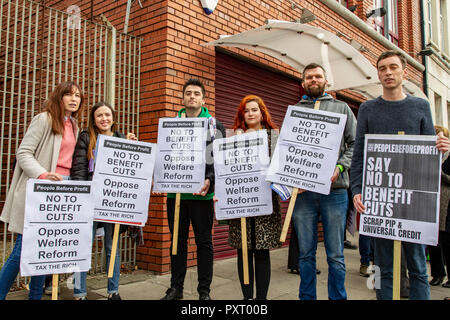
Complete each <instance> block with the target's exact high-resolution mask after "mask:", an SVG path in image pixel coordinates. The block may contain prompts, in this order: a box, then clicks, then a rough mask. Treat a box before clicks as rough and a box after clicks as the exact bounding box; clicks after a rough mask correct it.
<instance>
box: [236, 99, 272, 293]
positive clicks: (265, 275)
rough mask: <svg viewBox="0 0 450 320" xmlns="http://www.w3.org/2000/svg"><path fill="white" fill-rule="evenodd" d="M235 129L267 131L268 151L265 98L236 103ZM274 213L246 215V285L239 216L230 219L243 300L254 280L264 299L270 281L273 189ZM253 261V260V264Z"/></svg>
mask: <svg viewBox="0 0 450 320" xmlns="http://www.w3.org/2000/svg"><path fill="white" fill-rule="evenodd" d="M233 129H234V130H235V131H241V132H242V131H243V132H250V131H255V130H264V129H265V130H267V134H268V137H269V153H271V150H270V149H271V148H270V146H271V138H272V134H271V133H274V132H275V130H273V129H276V126H275V125H274V124H273V123H272V120H271V117H270V114H269V111H268V110H267V107H266V105H265V104H264V101H263V100H262V99H261V98H260V97H258V96H255V95H249V96H246V97H245V98H244V99H242V101H241V103H240V104H239V107H238V111H237V113H236V116H235V118H234V125H233ZM272 202H273V213H272V214H271V215H266V216H259V217H251V218H246V223H247V250H248V254H247V256H248V268H249V280H250V281H249V284H247V285H246V284H244V277H243V271H242V269H243V268H242V265H243V263H242V248H241V247H242V240H241V224H240V219H231V220H229V223H230V228H229V233H228V236H229V238H228V241H229V243H230V245H231V246H232V247H233V248H236V249H237V251H238V259H237V260H238V273H239V280H240V282H241V288H242V294H243V296H244V300H252V299H253V297H254V296H253V283H254V282H255V283H256V299H257V300H265V299H266V298H267V291H268V290H269V282H270V253H269V249H272V248H277V247H279V246H281V242H280V234H281V214H280V212H281V210H280V199H279V197H278V195H277V194H276V193H275V192H273V191H272ZM253 260H254V263H253Z"/></svg>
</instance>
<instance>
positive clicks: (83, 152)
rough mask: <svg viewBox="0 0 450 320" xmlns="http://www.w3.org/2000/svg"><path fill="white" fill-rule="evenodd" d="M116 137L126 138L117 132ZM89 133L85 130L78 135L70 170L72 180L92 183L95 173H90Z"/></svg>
mask: <svg viewBox="0 0 450 320" xmlns="http://www.w3.org/2000/svg"><path fill="white" fill-rule="evenodd" d="M114 137H118V138H125V135H123V134H122V133H120V132H118V131H116V132H114ZM89 141H90V139H89V132H88V131H87V130H83V131H82V132H81V133H80V134H79V135H78V140H77V144H76V146H75V151H74V152H73V156H72V168H71V169H70V179H71V180H83V181H92V176H93V175H94V172H89V160H88V158H87V153H88V147H89Z"/></svg>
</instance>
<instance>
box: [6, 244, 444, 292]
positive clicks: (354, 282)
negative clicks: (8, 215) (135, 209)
mask: <svg viewBox="0 0 450 320" xmlns="http://www.w3.org/2000/svg"><path fill="white" fill-rule="evenodd" d="M348 239H349V240H350V241H352V243H357V238H356V237H355V238H352V237H351V236H348ZM344 254H345V263H346V268H347V274H346V280H345V286H346V289H347V295H348V299H349V300H376V297H375V291H374V290H371V289H369V288H368V287H367V279H368V278H363V277H361V276H360V275H359V265H360V263H359V251H358V250H349V249H345V250H344ZM287 257H288V248H287V247H286V248H281V249H276V250H272V251H271V264H272V274H271V282H270V287H269V293H268V299H269V300H298V286H299V283H300V277H299V275H297V274H292V273H290V272H289V270H288V269H287ZM317 267H318V269H319V270H321V274H320V275H318V276H317V298H318V299H319V300H327V299H328V293H327V277H328V266H327V262H326V254H325V248H324V244H323V243H319V245H318V249H317ZM428 275H429V280H431V277H430V266H429V264H428ZM66 282H67V281H66ZM66 282H61V283H60V292H59V300H72V299H73V298H72V290H71V289H70V288H68V286H67V283H66ZM169 284H170V274H165V275H155V274H153V273H152V272H147V271H143V270H137V271H134V272H132V273H129V274H122V275H121V277H120V287H119V293H120V295H121V297H122V299H124V300H159V299H160V298H161V297H163V296H164V294H165V291H166V290H167V288H168V287H169ZM106 285H107V278H106V275H105V274H97V275H91V276H88V280H87V287H88V299H89V300H106V297H107V292H106ZM69 287H70V284H69ZM196 288H197V268H196V267H192V268H189V269H188V271H187V274H186V279H185V288H184V300H198V294H197V290H196ZM27 296H28V291H27V290H21V291H16V292H11V293H10V294H9V295H8V296H7V300H25V299H27ZM446 296H450V289H448V288H443V287H442V286H437V287H434V286H432V287H431V299H432V300H442V299H443V298H444V297H446ZM211 298H212V299H214V300H242V292H241V287H240V284H239V279H238V274H237V262H236V258H230V259H224V260H219V261H215V262H214V277H213V282H212V286H211ZM43 299H44V300H50V299H51V297H50V296H46V295H44V296H43Z"/></svg>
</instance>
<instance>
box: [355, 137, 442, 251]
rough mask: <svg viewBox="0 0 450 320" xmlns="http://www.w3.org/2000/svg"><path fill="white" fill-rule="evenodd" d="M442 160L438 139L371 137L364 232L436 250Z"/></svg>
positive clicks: (367, 150)
mask: <svg viewBox="0 0 450 320" xmlns="http://www.w3.org/2000/svg"><path fill="white" fill-rule="evenodd" d="M441 160H442V155H441V152H439V150H438V149H437V148H436V136H406V135H371V134H366V135H365V149H364V173H363V189H362V201H363V203H364V206H365V207H366V211H365V213H364V214H361V219H360V227H359V232H360V233H361V234H364V235H367V236H373V237H377V238H385V239H392V240H400V241H406V242H414V243H421V244H427V245H433V246H434V245H436V244H437V242H438V230H439V223H438V221H439V197H440V176H441Z"/></svg>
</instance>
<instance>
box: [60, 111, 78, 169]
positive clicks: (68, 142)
mask: <svg viewBox="0 0 450 320" xmlns="http://www.w3.org/2000/svg"><path fill="white" fill-rule="evenodd" d="M76 143H77V139H76V137H75V133H74V131H73V125H72V121H71V120H70V118H69V117H67V119H65V121H64V133H63V136H62V141H61V147H60V148H59V156H58V162H57V164H56V173H59V174H60V175H62V176H70V168H71V167H72V156H73V151H74V150H75V145H76Z"/></svg>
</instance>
